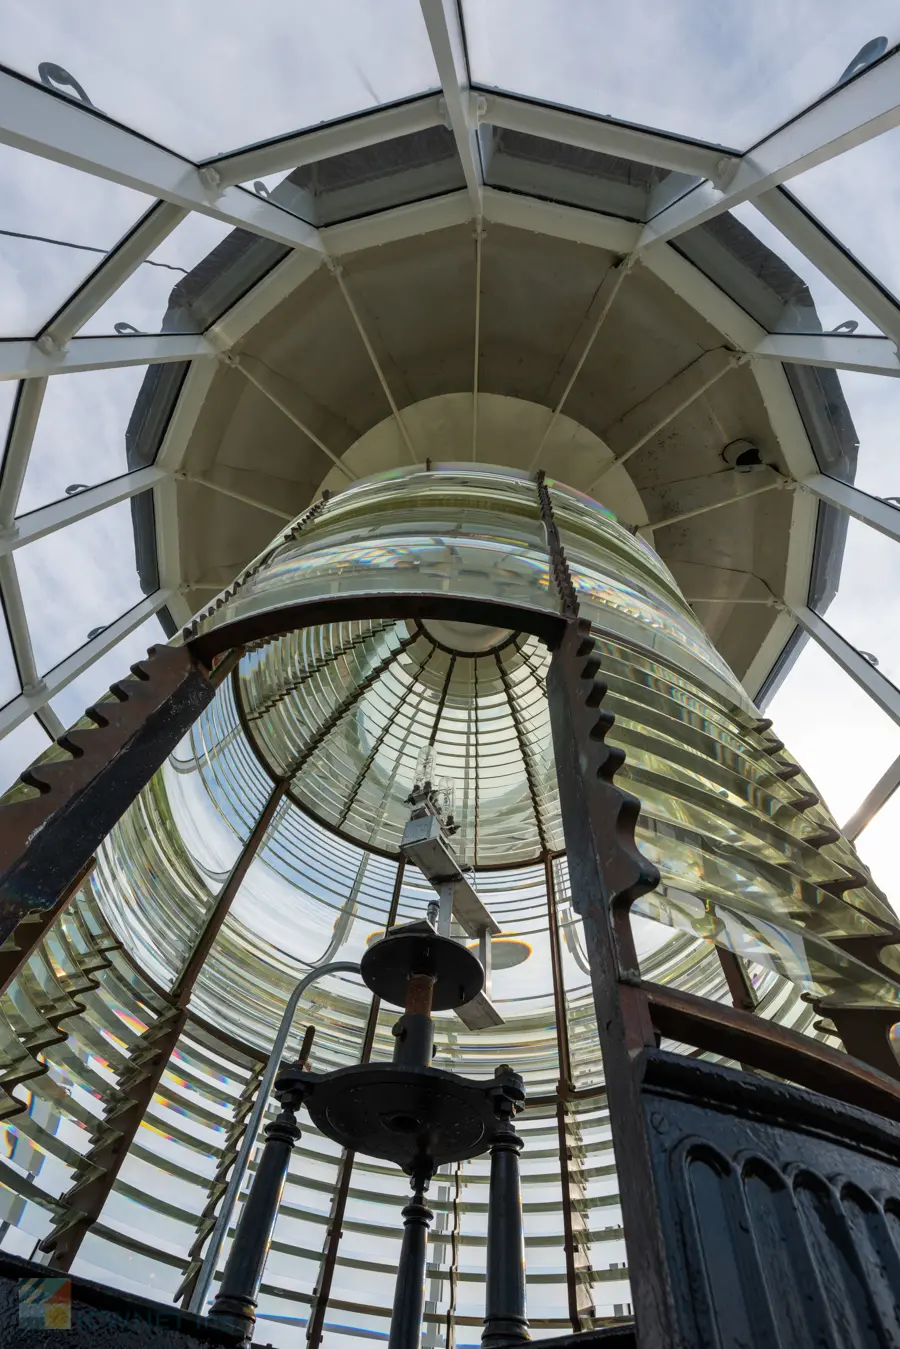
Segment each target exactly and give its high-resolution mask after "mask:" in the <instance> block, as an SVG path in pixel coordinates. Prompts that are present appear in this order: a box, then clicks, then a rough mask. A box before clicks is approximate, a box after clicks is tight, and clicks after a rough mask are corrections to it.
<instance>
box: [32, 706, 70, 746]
mask: <svg viewBox="0 0 900 1349" xmlns="http://www.w3.org/2000/svg"><path fill="white" fill-rule="evenodd" d="M35 717H36V718H37V721H38V723H39V724H40V725H41V726H43V728H44V730H45V731H46V732H47V735H48V736H49V737H50V739H51V740H58V739H59V738H60V736H62V735H65V733H66V730H67V727H65V726H64V725H63V724H62V722H61V721H60V719H59V717H58V716H57V715H56V713H55V712H54V711H53V708H52V707H51V706H50V704H49V703H46V704H45V705H44V706H43V707H42V708H41V710H40V712H36V713H35Z"/></svg>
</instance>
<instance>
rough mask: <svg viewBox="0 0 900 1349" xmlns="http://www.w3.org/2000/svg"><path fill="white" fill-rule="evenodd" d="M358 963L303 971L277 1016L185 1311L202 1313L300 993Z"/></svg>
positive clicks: (345, 962)
mask: <svg viewBox="0 0 900 1349" xmlns="http://www.w3.org/2000/svg"><path fill="white" fill-rule="evenodd" d="M358 973H359V965H358V964H355V963H353V962H352V961H349V960H335V961H332V963H331V964H330V965H320V966H318V968H317V969H314V970H310V972H309V974H305V975H304V976H303V978H302V979H301V980H300V982H299V983H298V984H297V987H296V988H295V989H294V991H293V993H292V994H291V996H290V997H289V998H288V1001H287V1006H286V1007H285V1009H284V1015H283V1016H282V1018H281V1024H280V1026H279V1027H278V1034H277V1035H276V1036H275V1043H274V1045H273V1046H272V1052H271V1054H270V1055H269V1061H268V1063H267V1064H266V1071H265V1072H264V1073H263V1077H262V1081H261V1082H260V1084H259V1094H258V1095H257V1098H256V1104H255V1105H254V1107H253V1111H252V1113H251V1115H250V1118H249V1119H248V1121H247V1129H246V1132H245V1133H244V1141H243V1143H242V1144H241V1150H240V1152H239V1153H238V1155H237V1157H236V1158H235V1162H234V1169H233V1170H232V1173H231V1177H230V1179H229V1181H228V1188H227V1189H226V1191H225V1194H224V1196H223V1198H222V1207H221V1208H220V1210H219V1216H218V1218H217V1219H216V1225H215V1227H214V1228H213V1230H212V1233H211V1235H210V1238H209V1245H208V1246H207V1248H206V1254H205V1256H204V1257H203V1264H202V1265H201V1266H200V1272H199V1274H198V1275H197V1282H196V1283H195V1285H194V1290H193V1292H192V1293H191V1298H190V1301H189V1303H188V1311H192V1312H200V1313H202V1311H203V1308H204V1306H205V1304H206V1299H207V1296H208V1295H209V1289H210V1285H211V1284H212V1281H213V1274H214V1273H215V1269H216V1265H217V1264H218V1260H219V1253H220V1252H221V1250H222V1243H223V1242H224V1240H225V1236H226V1234H227V1232H228V1226H229V1223H230V1222H231V1215H232V1213H233V1211H234V1206H235V1203H236V1202H237V1197H238V1193H239V1191H240V1188H241V1184H242V1182H243V1179H244V1174H245V1172H246V1170H247V1166H248V1164H249V1162H250V1154H251V1153H252V1151H253V1148H254V1147H255V1145H256V1140H257V1138H258V1136H259V1126H260V1124H261V1122H262V1117H263V1114H264V1113H265V1109H266V1106H267V1105H268V1102H269V1096H270V1095H271V1092H272V1084H273V1082H274V1081H275V1078H276V1076H277V1074H278V1070H279V1068H280V1067H281V1059H282V1055H283V1054H284V1050H285V1045H286V1044H287V1041H288V1036H289V1035H290V1031H291V1026H292V1024H293V1021H294V1017H295V1016H296V1014H297V1005H298V1003H299V1001H300V999H301V998H302V997H303V994H304V993H305V992H306V990H307V989H308V988H309V986H310V984H312V983H315V981H316V980H317V979H324V977H325V976H326V975H327V974H358Z"/></svg>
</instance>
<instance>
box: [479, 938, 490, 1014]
mask: <svg viewBox="0 0 900 1349" xmlns="http://www.w3.org/2000/svg"><path fill="white" fill-rule="evenodd" d="M478 959H479V960H480V961H481V964H482V966H483V968H484V995H485V997H486V998H489V997H490V996H491V975H492V974H493V964H492V959H491V929H490V928H489V927H483V928H482V929H481V931H480V932H479V934H478Z"/></svg>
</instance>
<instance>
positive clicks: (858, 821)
mask: <svg viewBox="0 0 900 1349" xmlns="http://www.w3.org/2000/svg"><path fill="white" fill-rule="evenodd" d="M898 787H900V757H898V758H896V759H895V760H894V762H893V763H892V764H889V765H888V767H887V768H886V769H885V770H884V772H883V773H882V775H881V777H880V778H879V779H878V781H877V782H876V783H875V786H874V787H873V788H872V790H871V791H870V792H869V793H868V794H867V796H866V798H865V800H864V801H861V802H860V804H859V805H858V806H857V807H856V810H855V811H854V812H853V814H852V815H851V816H850V818H849V820H848V821H847V823H846V824H845V825H844V827H843V829H842V830H841V833H842V834H844V835H845V837H847V838H848V839H849V840H850V842H851V843H855V842H856V840H857V839H858V838H859V836H860V834H861V833H862V831H863V830H864V829H865V828H866V826H867V825H869V824H871V823H872V821H873V819H874V818H875V816H876V815H877V814H878V812H879V810H881V807H882V806H883V805H885V804H886V803H887V802H888V801H889V800H890V799H891V797H892V796H893V795H894V792H895V791H896V790H897V788H898Z"/></svg>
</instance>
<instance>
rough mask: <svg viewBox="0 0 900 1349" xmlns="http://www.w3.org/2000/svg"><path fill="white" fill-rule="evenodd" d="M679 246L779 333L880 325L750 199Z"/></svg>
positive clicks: (871, 329) (868, 329)
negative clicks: (868, 316) (829, 278)
mask: <svg viewBox="0 0 900 1349" xmlns="http://www.w3.org/2000/svg"><path fill="white" fill-rule="evenodd" d="M674 246H675V248H676V249H677V250H678V252H680V253H684V254H685V255H686V256H687V257H688V258H690V260H691V261H692V262H693V263H694V264H695V265H696V266H697V267H699V268H700V270H701V271H702V272H703V273H704V274H705V275H706V276H708V277H709V278H710V279H711V280H713V281H715V282H716V284H717V285H719V286H721V288H722V289H723V290H724V291H725V292H726V294H728V295H730V296H731V297H732V299H734V300H736V301H737V303H738V304H740V305H742V306H743V308H744V309H746V310H747V312H748V313H749V314H751V315H752V316H753V317H754V318H755V319H756V320H757V322H758V323H761V324H762V326H763V327H764V328H768V330H769V331H770V332H774V333H821V332H831V331H833V330H834V329H835V328H837V327H838V326H839V325H840V324H843V323H852V324H856V327H855V328H854V329H853V332H855V333H856V334H857V335H858V336H862V335H876V336H877V335H879V330H878V329H877V328H876V327H875V325H874V324H873V323H872V322H871V321H870V320H869V319H867V318H866V316H865V315H864V314H863V313H862V312H861V311H860V310H859V309H857V308H856V307H855V305H853V304H852V303H851V302H850V301H849V300H848V299H847V298H846V296H845V295H844V294H843V292H842V291H840V290H838V288H837V287H836V286H835V285H833V284H832V283H831V282H830V281H829V280H828V278H827V277H826V276H824V275H823V274H822V273H821V272H820V271H819V270H818V268H817V267H815V266H813V264H812V263H811V262H810V261H809V259H808V258H807V257H804V255H803V254H802V253H801V252H800V250H799V249H797V248H795V247H794V245H793V244H792V243H789V241H788V240H787V239H786V238H785V237H784V235H783V234H782V233H781V231H780V230H778V229H776V228H775V226H774V225H772V224H770V223H769V221H768V220H767V219H766V217H765V216H764V215H763V214H762V212H761V211H758V210H757V209H756V207H755V206H751V205H750V204H749V203H743V204H742V205H740V206H736V207H734V208H733V209H732V210H731V211H728V212H726V213H725V214H724V215H720V216H716V217H715V218H714V219H713V220H709V221H707V222H706V223H705V224H703V225H698V226H696V227H695V228H694V229H692V230H688V231H687V232H686V233H685V234H683V235H681V236H679V238H678V239H676V240H675V241H674Z"/></svg>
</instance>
